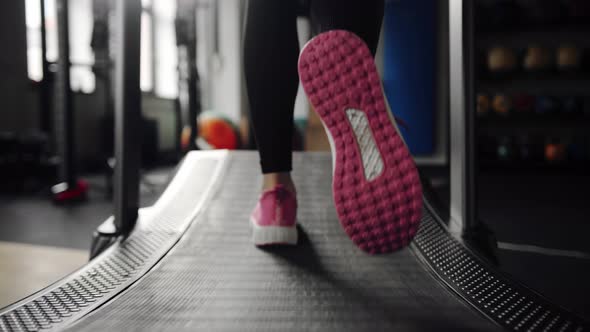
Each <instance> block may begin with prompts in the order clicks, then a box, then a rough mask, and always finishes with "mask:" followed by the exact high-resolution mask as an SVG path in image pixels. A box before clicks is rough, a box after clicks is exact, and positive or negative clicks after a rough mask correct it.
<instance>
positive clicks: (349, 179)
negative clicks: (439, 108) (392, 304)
mask: <svg viewBox="0 0 590 332" xmlns="http://www.w3.org/2000/svg"><path fill="white" fill-rule="evenodd" d="M298 67H299V76H300V78H301V82H302V84H303V88H304V90H305V92H306V94H307V96H308V97H309V100H310V101H311V104H312V105H313V107H314V109H315V111H316V112H317V113H318V115H319V116H320V118H321V120H322V122H323V124H324V126H325V127H326V132H327V133H328V135H329V136H330V144H331V145H332V158H333V160H335V162H334V164H333V167H334V169H333V173H334V174H333V175H334V176H333V183H332V187H333V195H334V204H335V207H336V211H337V213H338V217H339V219H340V223H341V225H342V227H343V228H344V231H345V232H346V234H348V236H349V237H350V238H351V239H352V241H353V242H354V243H355V244H356V245H357V246H358V247H359V248H361V249H362V250H364V251H366V252H368V253H371V254H378V253H388V252H392V251H396V250H398V249H401V248H403V247H405V246H407V245H408V244H409V243H410V242H411V240H412V239H413V237H414V235H415V234H416V232H417V230H418V225H419V223H420V218H421V214H422V187H421V185H420V178H419V175H418V171H417V169H416V166H415V164H414V161H413V159H412V156H411V154H410V152H409V151H408V148H407V147H406V145H405V143H404V141H403V139H402V137H401V135H400V134H399V133H398V131H397V126H396V124H395V120H394V119H393V116H392V114H391V111H390V110H389V107H388V105H387V102H386V100H385V97H384V93H383V87H382V85H381V79H380V77H379V74H378V73H377V69H376V67H375V62H374V60H373V57H372V55H371V52H370V51H369V49H368V48H367V46H366V45H365V43H364V42H363V41H362V40H361V39H360V38H359V37H357V36H356V35H354V34H352V33H350V32H347V31H341V30H334V31H330V32H326V33H322V34H320V35H318V36H317V37H315V38H313V39H312V40H311V41H309V42H308V43H307V44H306V46H305V47H304V49H303V50H302V52H301V55H300V57H299V64H298Z"/></svg>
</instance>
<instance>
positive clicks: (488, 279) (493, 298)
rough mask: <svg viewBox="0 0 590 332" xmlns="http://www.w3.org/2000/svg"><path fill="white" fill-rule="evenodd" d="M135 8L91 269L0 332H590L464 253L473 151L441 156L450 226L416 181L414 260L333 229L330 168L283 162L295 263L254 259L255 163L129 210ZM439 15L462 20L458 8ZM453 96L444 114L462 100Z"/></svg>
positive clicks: (45, 292) (210, 159)
mask: <svg viewBox="0 0 590 332" xmlns="http://www.w3.org/2000/svg"><path fill="white" fill-rule="evenodd" d="M140 5H141V4H140V1H139V0H128V1H119V2H117V6H118V7H117V10H118V13H119V19H120V20H119V23H120V25H121V30H122V36H123V38H119V39H120V40H119V43H120V45H119V49H123V51H122V52H121V53H120V54H119V61H122V60H126V61H122V63H123V65H119V66H118V67H117V70H118V72H117V81H116V82H117V84H118V89H117V90H118V91H119V92H120V93H119V94H118V96H117V103H116V112H117V116H116V119H117V121H118V126H117V127H116V128H117V129H116V133H117V135H118V136H117V146H116V158H117V164H116V168H115V173H116V174H115V179H116V185H115V190H116V195H115V197H116V200H117V202H116V210H115V214H114V216H113V217H112V218H110V219H109V220H107V221H106V222H105V223H104V224H103V225H101V227H99V229H98V230H97V233H96V234H95V241H94V244H93V248H94V250H93V258H92V260H91V261H90V262H88V264H86V265H85V266H84V267H82V268H80V269H79V270H78V271H76V272H74V273H72V274H71V275H69V276H67V277H65V278H63V279H62V280H60V281H58V282H56V283H55V284H53V285H51V286H49V287H47V288H45V289H42V290H40V291H39V292H37V293H35V294H33V295H31V296H29V297H27V298H25V299H23V300H21V301H19V302H17V303H15V304H13V305H11V306H9V307H7V308H4V309H0V331H64V330H65V331H109V330H110V331H122V330H124V331H162V330H173V331H278V330H280V331H283V330H285V331H395V330H399V331H464V330H465V331H498V330H513V331H584V330H590V325H589V324H588V322H586V321H584V320H583V319H582V318H580V317H579V316H577V315H576V314H575V313H573V312H571V311H568V310H567V309H565V308H562V307H560V306H558V305H556V304H554V303H551V302H550V301H549V300H547V299H546V298H544V297H543V296H542V295H540V294H538V293H536V292H534V291H532V290H531V289H529V288H527V287H526V286H524V285H521V284H519V283H517V282H515V281H514V280H512V279H511V278H510V277H509V276H506V275H504V274H503V273H501V272H500V271H498V270H497V269H496V268H495V267H494V266H493V265H492V264H490V263H489V262H488V261H487V260H486V259H485V258H484V257H482V256H480V255H479V254H478V252H477V251H475V250H472V248H471V247H470V245H468V244H467V243H466V241H465V240H464V239H465V238H466V235H468V234H473V231H470V230H473V229H475V228H474V220H472V219H469V217H468V212H469V211H472V210H470V209H471V208H473V206H472V205H470V204H471V203H470V202H472V201H471V200H470V199H469V193H470V190H471V189H473V187H472V186H471V185H470V183H469V181H470V178H469V176H470V174H472V173H470V170H471V171H472V169H471V167H472V164H471V163H470V162H469V158H467V156H469V155H468V151H469V148H468V147H465V145H469V143H467V144H465V143H464V144H463V145H459V146H460V147H461V149H460V150H458V151H457V150H455V151H452V152H451V158H452V160H453V161H457V160H458V162H456V163H455V164H454V165H453V171H452V173H451V176H452V179H451V181H452V184H453V188H454V189H452V202H451V207H450V214H446V213H445V211H444V210H443V209H440V208H437V207H435V206H434V205H433V203H432V202H433V199H432V197H431V195H430V191H429V189H428V184H427V182H426V181H423V183H424V188H425V190H424V192H425V196H424V210H423V216H422V221H421V225H420V228H419V231H418V233H417V235H416V237H415V239H414V241H413V242H412V244H411V245H410V246H409V247H407V248H405V249H403V250H400V251H398V252H395V253H392V254H387V255H377V256H370V255H367V254H365V253H364V252H362V251H361V250H359V249H358V248H356V247H355V246H354V244H353V243H352V242H351V241H350V240H349V239H348V237H347V236H346V235H345V233H344V232H343V230H342V229H341V227H340V225H339V222H338V219H337V216H336V212H335V209H334V205H333V202H332V195H331V180H332V175H331V157H330V155H329V154H327V153H296V154H295V155H294V160H293V162H294V173H293V175H294V177H295V181H296V182H297V184H298V196H299V215H298V223H299V227H298V231H299V245H297V246H295V247H284V248H269V249H261V248H256V247H255V246H253V245H252V243H251V240H250V228H249V224H248V216H249V213H250V211H251V208H252V207H253V206H254V204H255V202H256V199H257V189H258V184H259V183H260V177H261V175H260V174H259V172H258V156H257V154H256V153H255V152H228V151H207V152H204V151H197V152H191V153H189V154H188V155H187V156H186V157H185V159H184V160H183V161H182V162H181V164H180V165H179V167H178V168H177V170H176V174H175V176H174V178H173V179H172V180H171V182H170V184H169V185H168V188H167V189H166V191H165V192H164V193H163V194H162V196H161V197H160V199H159V200H158V201H157V202H156V203H155V204H154V205H153V206H151V207H147V208H142V209H137V206H138V204H137V202H138V199H137V198H138V190H137V188H138V181H139V179H138V177H137V174H138V170H139V167H138V166H139V155H138V154H137V153H136V152H137V151H138V150H139V149H137V146H138V142H137V141H136V140H135V139H134V136H133V135H129V134H128V133H129V132H130V131H129V130H128V127H129V126H133V121H132V120H133V119H136V117H137V116H138V114H139V112H140V105H139V102H140V96H139V93H137V91H135V90H134V89H137V90H138V89H139V75H138V72H139V71H138V68H136V67H135V66H133V65H131V64H133V63H134V62H133V61H130V59H133V57H134V56H137V54H138V53H137V50H138V49H139V45H138V44H139V38H138V36H139V12H140V8H141V7H140ZM450 5H451V6H459V7H458V9H459V12H461V11H460V9H465V8H466V7H464V6H465V4H464V3H462V1H460V0H451V2H450ZM468 7H469V5H467V8H468ZM450 9H451V11H450V12H451V13H454V14H451V15H457V14H456V12H454V11H453V10H452V9H453V8H450ZM454 9H457V8H454ZM122 18H127V19H126V20H123V19H122ZM452 29H453V28H451V30H452ZM459 29H460V30H459V31H461V28H460V27H459ZM451 32H453V31H451ZM457 36H458V37H457ZM461 36H462V34H461V33H459V34H456V35H455V37H452V38H451V44H452V43H456V42H460V43H461V40H460V37H461ZM455 38H459V40H457V39H455ZM123 45H126V47H125V48H123V47H122V46H123ZM134 49H135V51H134ZM451 58H452V59H455V60H452V61H454V62H451V70H452V71H454V74H452V75H455V76H454V77H455V78H456V79H460V80H461V81H460V82H461V83H463V82H464V81H463V79H465V76H466V75H465V73H464V72H463V71H462V70H461V67H459V68H458V67H457V65H461V66H462V62H463V61H462V60H461V59H459V60H456V58H453V57H451ZM136 62H137V61H136ZM120 63H121V62H120ZM457 86H458V87H459V88H451V93H452V98H453V99H452V105H455V106H456V105H457V104H459V105H461V103H462V102H465V100H466V99H468V98H469V94H466V93H465V91H464V90H462V89H461V88H460V87H461V86H463V84H458V85H457ZM453 96H454V97H453ZM457 98H459V99H457ZM453 109H454V111H453V114H452V122H453V123H455V124H454V125H455V126H459V127H458V128H455V129H457V130H455V134H454V135H455V136H454V137H451V139H452V140H455V139H461V138H462V139H461V140H460V141H457V142H466V140H465V137H464V136H465V135H468V134H469V127H470V125H469V123H470V122H469V118H467V119H466V118H465V116H466V115H465V112H464V108H455V107H454V108H453ZM455 120H458V121H455ZM459 120H460V121H459ZM123 129H125V131H124V130H123ZM459 129H460V130H459ZM461 136H463V137H461ZM457 168H458V169H459V170H462V172H458V171H457V170H456V169H457ZM458 175H461V176H459V177H457V176H458ZM459 189H461V190H459ZM458 199H459V201H457V200H458ZM465 220H467V221H465Z"/></svg>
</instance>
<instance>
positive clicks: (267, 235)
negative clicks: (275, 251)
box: [250, 219, 297, 247]
mask: <svg viewBox="0 0 590 332" xmlns="http://www.w3.org/2000/svg"><path fill="white" fill-rule="evenodd" d="M250 224H251V225H252V241H253V242H254V245H255V246H257V247H264V246H276V245H295V244H297V227H296V226H293V227H286V226H259V225H257V224H256V223H255V222H254V220H252V219H251V220H250Z"/></svg>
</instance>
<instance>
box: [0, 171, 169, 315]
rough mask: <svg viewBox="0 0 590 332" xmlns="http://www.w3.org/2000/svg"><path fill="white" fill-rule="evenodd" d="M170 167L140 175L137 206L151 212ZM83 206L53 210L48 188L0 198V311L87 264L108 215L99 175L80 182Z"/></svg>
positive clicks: (110, 210) (109, 204)
mask: <svg viewBox="0 0 590 332" xmlns="http://www.w3.org/2000/svg"><path fill="white" fill-rule="evenodd" d="M173 170H174V167H173V166H171V167H166V168H159V169H155V170H151V171H149V172H146V173H145V174H143V175H142V182H141V191H140V196H141V205H142V206H150V205H152V204H153V203H154V202H155V201H156V200H157V199H158V197H159V196H160V194H161V193H162V192H163V191H164V189H165V188H166V185H167V183H168V180H169V177H170V176H171V175H172V173H173ZM82 178H84V179H85V180H87V181H88V182H89V184H90V191H89V193H88V200H87V201H85V202H81V203H77V204H73V205H68V206H56V205H55V204H53V203H52V202H51V201H50V200H49V193H48V191H49V190H48V188H43V189H40V190H39V191H38V192H37V193H35V194H32V195H31V193H26V194H24V193H23V194H20V195H16V196H14V195H8V194H5V193H2V194H0V216H2V221H1V222H0V308H1V307H4V306H6V305H9V304H11V303H13V302H15V301H17V300H19V299H21V298H23V297H25V296H27V295H29V294H31V293H33V292H35V291H37V290H39V289H40V288H42V287H45V286H47V285H49V284H51V283H53V282H54V281H57V280H59V279H60V278H62V277H63V276H65V275H66V274H68V273H69V272H72V271H74V270H76V269H77V268H78V267H80V266H82V265H84V264H85V263H86V262H87V261H88V250H89V247H90V240H91V238H92V233H93V232H94V230H95V229H96V227H97V226H98V225H100V224H101V223H102V222H104V221H105V220H106V219H107V218H108V217H109V216H110V215H111V214H112V210H113V206H112V203H111V199H110V198H108V197H107V188H106V186H105V183H106V179H105V177H104V176H103V175H87V176H83V177H82Z"/></svg>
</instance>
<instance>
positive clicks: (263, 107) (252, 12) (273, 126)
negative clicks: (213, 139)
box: [244, 0, 299, 190]
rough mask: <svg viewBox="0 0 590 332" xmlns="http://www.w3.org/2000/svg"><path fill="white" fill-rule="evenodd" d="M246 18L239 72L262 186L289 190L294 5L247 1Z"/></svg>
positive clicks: (284, 1) (288, 1)
mask: <svg viewBox="0 0 590 332" xmlns="http://www.w3.org/2000/svg"><path fill="white" fill-rule="evenodd" d="M246 15H247V16H246V30H245V39H244V67H245V75H246V85H247V92H248V98H249V101H250V117H251V120H252V127H253V129H254V137H255V138H256V144H257V145H258V151H259V153H260V164H261V167H262V172H263V173H264V185H263V186H264V188H265V189H270V188H272V187H274V186H276V185H277V184H283V185H286V186H287V187H288V188H289V189H292V190H294V187H293V184H292V181H291V177H290V175H289V174H290V171H291V162H292V135H293V107H294V104H295V97H296V95H297V88H298V84H299V76H298V73H297V59H298V56H299V43H298V40H297V7H296V1H294V0H249V2H248V6H247V14H246Z"/></svg>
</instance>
